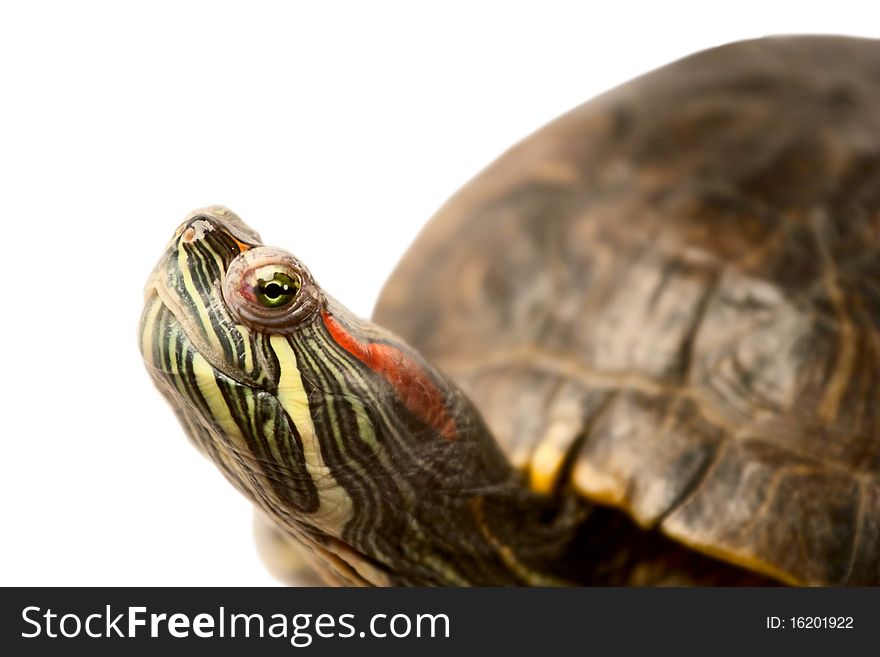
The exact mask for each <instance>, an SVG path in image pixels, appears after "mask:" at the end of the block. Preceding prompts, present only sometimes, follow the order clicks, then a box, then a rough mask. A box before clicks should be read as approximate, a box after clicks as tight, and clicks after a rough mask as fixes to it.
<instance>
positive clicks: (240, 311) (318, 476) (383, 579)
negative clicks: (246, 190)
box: [140, 207, 522, 584]
mask: <svg viewBox="0 0 880 657" xmlns="http://www.w3.org/2000/svg"><path fill="white" fill-rule="evenodd" d="M140 340H141V351H142V354H143V356H144V360H145V362H146V364H147V368H148V370H149V371H150V373H151V374H152V376H153V378H154V380H155V382H156V384H157V386H158V387H159V389H160V390H161V391H162V392H163V393H164V394H165V396H166V397H167V399H168V400H169V401H170V403H171V405H172V406H173V407H174V409H175V410H176V412H177V414H178V416H179V418H180V420H181V423H182V424H183V426H184V428H185V429H186V431H187V433H188V434H189V436H190V438H191V439H192V440H193V442H194V443H195V444H196V446H197V447H198V448H199V449H200V450H201V451H202V452H203V453H204V454H205V455H207V456H208V457H209V458H210V459H211V460H213V461H214V463H215V464H216V465H217V466H218V467H219V468H220V470H221V471H222V472H223V473H224V475H225V476H226V477H227V478H228V479H229V480H230V481H231V482H232V483H233V484H234V485H235V486H236V487H237V488H238V489H239V490H240V491H241V492H242V493H243V494H245V495H246V496H247V497H248V498H249V499H250V500H251V501H252V502H254V504H255V505H256V506H257V507H259V508H260V509H261V511H262V512H263V513H264V514H266V515H267V516H268V517H269V518H270V519H271V520H272V521H273V523H274V524H275V525H276V526H277V527H278V528H279V529H280V530H281V531H283V532H284V533H285V534H286V535H288V536H289V537H291V538H294V539H296V540H298V541H299V542H301V543H303V544H304V545H305V546H306V547H307V548H308V552H309V553H310V554H311V556H312V557H313V559H312V561H313V562H314V563H315V565H316V566H318V568H319V569H320V570H322V572H323V573H324V574H325V576H327V577H328V579H331V580H333V581H337V582H340V583H373V584H386V583H437V584H442V583H446V584H451V583H459V584H461V583H468V582H474V581H492V582H497V583H505V582H508V581H509V579H510V577H509V564H505V563H503V559H502V558H501V557H500V556H499V554H502V553H503V550H502V551H501V552H499V545H501V544H502V543H503V540H501V539H499V538H498V536H496V535H495V534H494V533H493V530H492V528H491V527H489V526H488V525H487V521H486V518H487V517H490V516H493V517H494V515H497V512H496V511H494V509H495V507H498V508H509V511H508V512H507V513H509V514H511V515H513V514H515V513H516V504H513V503H512V500H511V499H510V497H511V496H512V495H516V492H515V491H521V490H522V486H520V485H519V484H513V483H512V482H513V480H514V475H513V472H512V470H511V467H510V465H509V463H508V461H507V460H506V458H505V457H504V456H503V454H502V453H501V451H500V450H499V448H498V447H497V446H496V444H495V441H494V440H493V439H492V437H491V435H490V434H489V432H488V430H487V429H486V426H485V424H484V423H483V420H482V419H481V417H480V415H479V413H478V412H477V411H476V410H475V409H474V408H473V406H472V405H471V404H470V402H469V401H468V400H467V399H466V398H465V397H464V395H463V394H462V393H461V392H460V391H459V390H458V388H456V387H455V386H454V385H453V384H452V383H451V382H450V381H449V380H448V379H447V378H446V377H444V376H443V375H442V374H440V373H439V372H438V371H437V370H435V369H434V368H433V367H432V366H431V365H430V364H429V363H427V362H426V361H425V360H424V359H422V358H421V357H420V356H419V354H418V353H416V352H415V350H413V349H412V348H410V347H409V346H408V345H406V344H405V343H404V342H403V341H402V340H401V339H399V338H398V337H396V336H394V335H393V334H391V333H389V332H388V331H385V330H383V329H382V328H380V327H378V326H376V325H374V324H372V323H370V322H367V321H364V320H360V319H358V318H356V317H355V316H353V315H352V314H351V313H350V312H348V311H347V310H346V309H345V308H343V307H342V306H341V305H340V304H338V303H337V302H335V301H334V300H333V299H332V298H330V297H329V296H328V295H326V294H325V293H324V292H323V291H322V290H321V288H320V287H319V286H318V284H317V283H316V282H315V280H314V278H313V277H312V275H311V274H310V273H309V271H308V270H307V269H306V267H305V266H304V265H303V264H302V263H301V262H300V261H299V260H298V259H297V258H295V257H294V256H292V255H291V254H289V253H287V252H286V251H283V250H281V249H277V248H274V247H268V246H264V245H263V244H262V242H261V240H260V238H259V236H258V235H257V233H256V232H254V231H253V230H251V229H250V228H248V227H247V226H246V225H245V224H244V223H243V222H242V221H241V220H240V219H239V218H238V217H237V216H236V215H235V214H233V213H232V212H230V211H229V210H226V209H225V208H220V207H211V208H207V209H205V210H200V211H197V212H194V213H193V214H191V215H190V216H189V217H187V219H186V221H184V223H183V224H182V225H181V226H180V227H179V228H178V229H177V231H176V232H175V234H174V237H173V238H172V240H171V242H170V243H169V245H168V247H167V249H166V251H165V253H164V255H163V256H162V258H161V259H160V261H159V263H158V265H157V266H156V268H155V270H154V272H153V274H152V276H151V277H150V280H149V282H148V285H147V289H146V301H145V308H144V311H143V315H142V320H141V331H140ZM501 524H502V525H503V526H504V528H505V531H506V530H507V529H509V528H511V527H514V525H515V522H514V520H513V519H510V520H509V521H506V520H505V521H503V522H502V523H501ZM499 541H500V542H499ZM494 571H497V573H495V572H494ZM493 573H494V574H493Z"/></svg>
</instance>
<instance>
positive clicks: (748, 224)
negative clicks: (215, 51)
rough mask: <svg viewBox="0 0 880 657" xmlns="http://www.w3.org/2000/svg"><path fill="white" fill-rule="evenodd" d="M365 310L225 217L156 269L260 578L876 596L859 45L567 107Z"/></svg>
mask: <svg viewBox="0 0 880 657" xmlns="http://www.w3.org/2000/svg"><path fill="white" fill-rule="evenodd" d="M340 266H344V264H341V265H340ZM374 321H375V323H372V322H368V321H364V320H361V319H358V318H356V317H354V316H353V315H352V314H351V313H349V312H348V311H347V310H346V309H345V308H344V307H343V306H342V305H340V304H339V303H337V302H336V301H334V300H333V299H332V298H331V297H329V296H328V295H327V294H326V293H325V292H324V291H323V290H322V289H321V288H320V287H319V286H318V284H317V283H316V282H315V280H314V279H313V278H312V276H311V274H310V273H309V272H308V270H307V269H306V268H305V266H304V265H303V264H302V263H301V262H300V261H299V260H298V259H296V258H295V257H293V256H292V255H290V254H289V253H287V252H286V251H283V250H280V249H276V248H272V247H266V246H263V245H262V242H261V240H260V238H259V237H258V236H257V234H256V233H255V232H254V231H253V230H251V229H250V228H248V227H247V226H246V225H245V224H244V223H243V222H242V221H241V220H240V219H239V218H238V217H237V216H236V215H235V214H233V213H232V212H230V211H228V210H226V209H224V208H221V207H212V208H208V209H205V210H200V211H197V212H195V213H193V214H191V215H190V216H189V217H188V218H187V219H186V221H185V222H184V223H183V225H182V226H181V227H180V228H179V229H178V230H177V232H176V234H175V235H174V238H173V239H172V240H171V242H170V244H169V245H168V247H167V250H166V252H165V255H164V256H163V257H162V259H161V261H160V262H159V264H158V266H157V267H156V270H155V271H154V273H153V275H152V277H151V278H150V281H149V284H148V289H147V295H146V308H145V310H144V314H143V319H142V325H141V348H142V352H143V354H144V357H145V360H146V362H147V365H148V369H149V371H150V373H151V374H152V375H153V378H154V379H155V381H156V383H157V385H158V386H159V388H160V389H161V390H162V391H163V392H164V393H165V395H166V396H167V397H168V399H169V400H170V401H171V403H172V405H173V406H174V408H175V410H176V411H177V413H178V414H179V416H180V419H181V422H182V423H183V426H184V427H185V428H186V430H187V432H188V434H189V435H190V437H191V438H192V439H193V441H194V442H195V444H196V445H197V446H198V447H199V448H200V449H201V450H202V451H203V452H204V453H205V454H206V455H207V456H208V457H210V458H211V459H212V460H213V461H214V462H215V464H216V465H217V466H219V468H220V469H221V470H222V472H223V473H224V474H225V475H226V477H227V478H228V479H229V480H230V481H231V482H232V483H233V484H234V485H235V486H236V487H237V488H238V489H239V490H240V491H241V492H242V493H243V494H244V495H246V496H247V497H248V498H249V499H250V500H251V501H253V503H254V504H255V506H256V507H257V508H258V510H259V515H260V517H265V519H266V520H264V521H263V522H264V523H265V524H264V525H263V526H264V529H266V533H267V534H268V535H269V536H270V537H272V538H273V539H274V541H275V543H274V548H275V552H274V554H275V557H273V559H275V560H276V561H278V560H279V558H280V560H282V561H283V560H284V559H285V558H286V557H287V556H288V555H292V554H293V551H295V550H296V549H298V548H297V547H295V546H300V548H304V549H303V550H302V551H303V553H304V554H305V555H306V559H307V561H308V562H309V563H310V564H311V565H312V566H314V567H315V568H316V569H317V570H318V571H319V572H320V573H321V574H322V575H323V576H324V577H325V579H326V580H327V581H329V582H333V583H339V584H417V585H421V584H451V585H459V584H479V585H484V584H518V583H526V584H547V583H551V584H553V583H575V584H659V583H695V584H710V583H718V584H732V583H762V582H770V581H778V582H783V583H792V584H875V585H876V584H880V397H878V391H880V42H878V41H872V40H860V39H845V38H832V37H799V38H772V39H763V40H758V41H750V42H744V43H738V44H734V45H730V46H726V47H722V48H717V49H714V50H710V51H707V52H703V53H700V54H697V55H695V56H692V57H689V58H687V59H684V60H682V61H679V62H677V63H675V64H672V65H670V66H667V67H665V68H662V69H660V70H658V71H655V72H653V73H650V74H648V75H646V76H644V77H642V78H639V79H638V80H636V81H634V82H631V83H629V84H626V85H624V86H622V87H620V88H619V89H616V90H614V91H612V92H610V93H608V94H605V95H603V96H601V97H600V98H598V99H596V100H593V101H591V102H589V103H587V104H585V105H583V106H581V107H579V108H577V109H575V110H574V111H572V112H571V113H569V114H567V115H565V116H563V117H562V118H560V119H558V120H557V121H555V122H554V123H551V124H550V125H549V126H547V127H545V128H544V129H542V130H540V131H539V132H537V133H536V134H535V135H533V136H532V137H530V138H528V139H526V140H525V141H524V142H522V143H521V144H519V145H518V146H516V147H515V148H513V149H512V150H510V151H509V152H508V153H506V154H505V155H504V156H502V157H501V158H500V159H499V160H498V161H497V162H495V163H494V164H492V165H491V166H490V167H489V168H488V169H486V170H485V171H484V172H483V173H481V174H480V175H479V176H478V177H477V178H476V179H475V180H474V181H473V182H471V183H470V184H469V185H468V186H467V187H465V188H464V189H463V190H462V191H461V192H459V193H458V194H457V195H456V196H454V197H453V198H452V200H451V201H449V203H448V204H447V205H446V206H445V207H444V208H443V209H441V210H440V212H439V214H438V215H437V216H436V217H435V218H434V219H433V220H432V221H431V222H430V223H429V224H428V226H427V228H426V229H425V230H424V231H423V232H422V233H421V235H420V236H419V237H418V239H417V240H416V242H415V244H414V245H413V247H412V248H411V249H410V251H409V252H408V253H407V254H406V256H405V257H404V259H403V261H402V262H401V264H400V265H399V267H398V268H397V270H396V272H395V273H394V275H393V277H392V278H391V281H390V282H389V283H388V285H387V287H386V288H385V290H384V292H383V294H382V296H381V299H380V301H379V304H378V307H377V309H376V313H375V317H374Z"/></svg>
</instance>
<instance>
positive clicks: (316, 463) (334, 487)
mask: <svg viewBox="0 0 880 657" xmlns="http://www.w3.org/2000/svg"><path fill="white" fill-rule="evenodd" d="M270 342H271V345H272V349H273V351H274V352H275V356H276V357H277V358H278V365H279V367H280V369H281V373H280V376H279V377H278V401H279V402H280V403H281V406H282V408H283V409H284V410H285V412H286V413H287V415H288V416H290V419H291V420H292V421H293V424H294V426H296V429H297V431H298V432H299V435H300V439H301V440H302V446H303V460H304V461H305V465H306V470H307V471H308V473H309V475H310V476H311V478H312V481H313V482H314V484H315V487H316V488H317V489H318V497H319V499H320V507H319V508H318V511H316V512H315V514H314V516H313V518H312V520H313V521H314V522H315V524H316V525H317V526H318V527H320V528H321V529H323V530H325V531H327V532H328V533H331V534H335V535H337V536H338V535H339V534H340V533H341V532H342V530H343V528H344V527H345V525H346V524H347V523H348V521H349V520H350V519H351V515H352V509H353V506H352V502H351V498H350V497H349V495H348V493H347V492H346V491H345V489H344V488H343V487H342V486H340V485H339V484H338V483H337V481H336V479H335V478H334V477H333V473H332V472H331V470H330V468H329V467H328V466H327V465H326V464H325V463H324V457H323V454H322V453H321V445H320V443H319V441H318V437H317V434H316V432H315V425H314V423H313V422H312V415H311V412H310V410H309V401H308V395H307V394H306V391H305V388H304V387H303V383H302V375H301V374H300V371H299V367H298V365H297V361H296V354H295V353H294V351H293V349H292V348H291V346H290V343H288V341H287V338H285V337H284V336H282V335H273V336H272V337H271V338H270Z"/></svg>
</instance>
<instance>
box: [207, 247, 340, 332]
mask: <svg viewBox="0 0 880 657" xmlns="http://www.w3.org/2000/svg"><path fill="white" fill-rule="evenodd" d="M223 300H224V301H225V302H226V306H227V307H228V308H229V310H230V311H231V312H232V315H233V316H234V317H235V318H236V319H238V320H239V321H241V322H243V323H244V324H247V325H248V326H250V327H251V328H253V329H255V330H257V331H260V332H264V333H287V332H291V331H294V330H296V329H297V327H298V326H299V325H301V324H302V323H303V322H304V321H306V320H307V319H308V318H310V317H312V316H313V315H314V313H315V312H316V311H317V310H318V309H319V307H320V305H321V304H322V303H323V294H322V293H321V291H320V289H319V288H318V286H317V285H316V284H315V282H314V280H312V277H311V275H310V274H309V272H308V270H307V269H306V268H305V267H304V266H303V264H302V263H301V262H300V261H299V260H297V259H296V258H294V257H293V256H292V255H290V254H289V253H287V252H286V251H282V250H281V249H276V248H274V247H266V246H260V247H255V248H253V249H249V250H247V251H245V252H244V253H242V254H240V255H238V256H236V258H235V259H234V260H233V261H232V263H230V265H229V268H228V270H227V271H226V277H225V280H224V281H223Z"/></svg>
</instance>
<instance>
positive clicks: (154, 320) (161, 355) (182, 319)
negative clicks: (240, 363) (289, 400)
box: [141, 263, 261, 389]
mask: <svg viewBox="0 0 880 657" xmlns="http://www.w3.org/2000/svg"><path fill="white" fill-rule="evenodd" d="M161 271H162V263H159V265H158V266H157V267H156V269H155V270H154V271H153V273H152V274H151V276H150V278H149V280H148V281H147V285H146V287H145V288H144V309H143V312H142V314H141V354H142V355H143V358H144V362H145V363H146V364H147V366H149V367H151V368H153V369H154V370H158V371H160V372H162V373H163V374H165V375H166V376H169V375H177V376H180V375H181V374H182V373H181V372H180V371H177V370H176V368H175V367H174V365H173V362H174V361H175V360H179V359H180V358H181V357H182V355H183V354H184V352H186V351H189V350H191V351H193V352H195V353H197V354H199V355H200V356H202V358H204V360H205V361H206V362H207V363H208V365H209V366H210V367H211V368H213V369H214V370H216V371H218V372H220V373H221V374H223V375H224V376H225V377H227V378H229V379H231V380H232V381H234V382H235V383H237V384H239V385H242V386H246V387H248V388H254V389H258V388H261V386H260V385H259V384H258V383H257V382H256V381H253V380H251V379H250V378H249V377H248V376H247V375H246V374H245V373H244V372H242V371H240V370H237V369H235V368H234V367H232V366H231V365H230V364H229V363H227V362H226V361H225V359H224V358H223V355H222V354H219V353H217V350H216V349H215V348H214V347H213V346H212V345H211V344H209V343H208V341H207V340H206V339H205V337H204V336H203V335H202V334H201V332H200V331H199V330H198V328H197V326H196V325H195V323H194V322H193V321H192V319H191V318H190V316H189V314H188V313H187V312H186V311H185V310H184V309H183V308H182V305H181V304H180V302H179V301H178V300H177V298H176V296H175V295H174V294H173V293H172V292H171V291H170V290H168V289H167V287H166V286H165V285H163V282H162V281H163V276H162V273H161ZM162 336H165V337H164V338H163V337H162ZM171 336H175V338H176V339H174V340H172V339H171ZM160 340H161V341H162V342H164V343H165V347H166V350H165V351H163V349H162V348H161V346H160V345H159V344H158V342H159V341H160Z"/></svg>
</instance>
